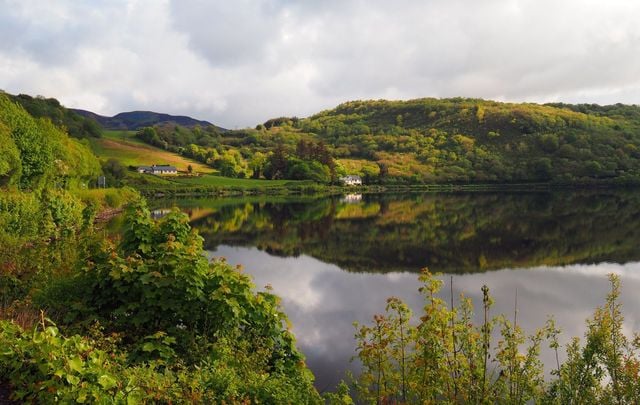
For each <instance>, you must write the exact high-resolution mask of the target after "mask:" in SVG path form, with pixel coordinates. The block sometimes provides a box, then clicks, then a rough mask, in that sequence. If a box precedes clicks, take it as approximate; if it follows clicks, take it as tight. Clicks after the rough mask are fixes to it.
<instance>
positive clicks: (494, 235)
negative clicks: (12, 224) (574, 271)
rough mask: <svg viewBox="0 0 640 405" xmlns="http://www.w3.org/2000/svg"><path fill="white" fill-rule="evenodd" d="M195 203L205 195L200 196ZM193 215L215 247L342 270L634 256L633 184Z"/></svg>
mask: <svg viewBox="0 0 640 405" xmlns="http://www.w3.org/2000/svg"><path fill="white" fill-rule="evenodd" d="M199 204H207V203H206V202H200V203H199ZM208 204H211V206H209V207H200V208H199V209H195V208H193V207H190V208H188V209H189V210H191V211H192V212H197V213H198V216H197V217H193V219H192V223H193V225H194V226H195V227H196V228H198V230H199V231H200V234H201V235H203V236H204V238H205V245H206V247H208V248H209V249H215V247H216V246H218V245H220V244H228V245H235V246H255V247H258V248H259V249H260V250H264V251H266V252H269V253H271V254H273V255H279V256H285V257H286V256H297V255H300V254H307V255H309V256H312V257H315V258H317V259H319V260H322V261H324V262H327V263H333V264H336V265H338V266H339V267H340V268H341V269H343V270H348V271H366V272H371V271H375V272H388V271H414V272H416V271H418V270H419V269H420V268H422V267H424V266H428V267H429V268H430V269H432V271H441V272H446V273H468V272H477V271H487V270H496V269H502V268H507V267H533V266H541V265H565V264H572V263H598V262H602V261H612V262H622V263H624V262H628V261H632V260H640V252H639V251H638V249H636V246H638V245H639V244H640V227H639V226H638V225H639V224H640V217H639V215H638V210H637V207H638V206H640V193H633V192H617V193H614V192H600V193H589V192H572V193H535V194H533V193H532V194H454V195H442V194H429V195H419V194H418V195H403V196H375V195H374V196H372V195H364V196H361V200H360V201H355V199H353V198H350V200H349V201H345V200H344V197H343V198H333V199H329V198H325V199H307V200H304V199H302V200H298V201H288V202H285V201H275V202H274V201H270V200H255V201H235V202H234V201H233V200H230V201H226V202H223V201H219V200H218V201H210V202H208Z"/></svg>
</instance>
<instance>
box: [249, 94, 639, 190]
mask: <svg viewBox="0 0 640 405" xmlns="http://www.w3.org/2000/svg"><path fill="white" fill-rule="evenodd" d="M256 132H257V133H258V134H262V136H263V137H267V138H268V137H273V136H275V135H276V134H277V135H278V136H279V137H280V138H284V139H303V138H311V139H315V140H317V141H322V142H324V143H325V144H327V145H329V146H330V148H331V149H332V154H333V156H334V157H335V158H337V159H338V161H339V162H346V163H347V164H349V165H351V166H350V168H351V170H352V171H354V170H355V171H359V172H360V174H362V175H364V176H369V177H372V178H373V177H374V176H378V177H380V169H381V170H382V174H383V176H382V177H387V180H390V181H391V180H394V179H395V180H402V181H410V182H427V183H443V182H445V183H446V182H456V183H477V182H500V183H510V182H531V181H537V182H547V181H560V182H575V181H592V180H604V179H607V180H611V179H616V180H622V179H624V180H631V179H638V178H640V160H639V159H638V158H640V152H639V149H638V148H639V147H640V107H638V106H635V105H622V104H616V105H611V106H598V105H592V104H581V105H569V104H547V105H540V104H532V103H500V102H495V101H487V100H480V99H465V98H452V99H433V98H424V99H416V100H408V101H387V100H370V101H352V102H348V103H344V104H341V105H339V106H337V107H336V108H334V109H330V110H326V111H322V112H320V113H318V114H315V115H313V116H311V117H308V118H304V119H298V118H295V117H294V118H277V119H274V120H269V121H267V122H265V123H264V124H262V125H259V126H258V127H256ZM370 163H375V166H377V167H375V168H374V169H377V170H371V169H370V168H367V166H366V164H370Z"/></svg>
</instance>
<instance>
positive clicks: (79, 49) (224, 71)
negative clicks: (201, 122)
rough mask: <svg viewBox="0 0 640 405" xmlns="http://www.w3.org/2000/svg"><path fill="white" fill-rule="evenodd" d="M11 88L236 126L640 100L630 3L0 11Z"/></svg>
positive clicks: (139, 4)
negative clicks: (404, 104) (290, 118)
mask: <svg viewBox="0 0 640 405" xmlns="http://www.w3.org/2000/svg"><path fill="white" fill-rule="evenodd" d="M0 6H1V7H0V39H2V40H1V41H0V73H2V75H1V76H0V88H4V89H5V90H7V91H13V92H28V93H34V94H45V95H48V96H54V97H58V98H60V99H61V100H62V101H63V102H64V103H67V104H70V106H72V107H81V108H88V109H96V110H98V111H97V112H102V113H109V114H111V113H117V112H119V111H122V110H131V109H143V108H144V109H155V110H162V111H166V112H169V113H181V114H189V115H196V116H198V118H203V119H208V120H211V121H213V122H216V123H219V124H220V125H223V126H227V127H231V128H233V127H242V126H254V125H255V124H257V123H258V122H262V121H264V120H265V119H267V118H270V117H273V116H279V115H297V116H306V115H309V114H312V113H314V112H316V111H319V110H321V109H325V108H330V107H332V106H334V105H335V104H338V103H340V102H344V101H347V100H352V99H362V98H365V99H366V98H396V99H397V98H414V97H425V96H436V97H449V96H469V97H482V98H493V99H499V100H505V101H534V102H536V101H538V102H546V101H566V102H596V103H611V102H626V103H637V102H638V99H639V98H640V78H638V75H637V72H638V71H640V56H639V55H640V25H638V24H637V23H636V16H638V15H640V3H637V2H632V1H626V0H610V1H608V2H606V4H605V3H602V2H597V1H595V0H580V1H579V0H567V1H562V2H557V1H552V0H539V1H533V0H486V1H469V0H446V1H445V0H430V1H417V0H399V1H395V2H388V1H378V0H374V1H364V0H342V1H338V0H331V1H311V0H309V1H293V0H258V1H249V0H240V1H233V2H224V1H203V0H181V1H177V0H167V1H166V2H158V1H153V0H128V1H127V0H120V1H117V2H112V1H100V2H90V3H89V2H77V1H72V0H65V1H59V2H47V3H43V2H38V1H35V0H25V1H16V0H0Z"/></svg>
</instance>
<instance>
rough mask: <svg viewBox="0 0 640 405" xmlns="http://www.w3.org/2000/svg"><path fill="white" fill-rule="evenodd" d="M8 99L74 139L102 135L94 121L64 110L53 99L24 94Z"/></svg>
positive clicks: (100, 129)
mask: <svg viewBox="0 0 640 405" xmlns="http://www.w3.org/2000/svg"><path fill="white" fill-rule="evenodd" d="M9 97H10V98H11V100H12V101H14V102H16V103H18V104H20V106H22V108H24V109H25V110H26V111H27V112H28V113H29V114H31V115H32V116H33V117H35V118H48V119H49V120H51V122H53V123H54V124H55V125H56V126H57V127H59V128H64V129H65V130H66V131H67V133H68V134H69V135H70V136H72V137H74V138H99V137H100V136H101V135H102V128H101V127H100V125H99V124H98V123H97V122H96V121H95V120H93V119H91V118H87V117H83V116H82V115H80V114H77V113H76V112H74V111H72V110H69V109H67V108H65V107H64V106H62V105H61V104H60V102H59V101H58V100H56V99H55V98H45V97H41V96H38V97H31V96H29V95H26V94H20V95H17V96H9Z"/></svg>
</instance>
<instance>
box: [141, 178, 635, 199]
mask: <svg viewBox="0 0 640 405" xmlns="http://www.w3.org/2000/svg"><path fill="white" fill-rule="evenodd" d="M638 187H640V184H638V183H628V182H611V181H607V182H602V181H601V182H589V183H478V184H376V185H366V186H329V185H321V184H315V185H305V186H268V185H265V186H264V187H215V186H214V187H206V186H180V187H173V186H172V187H139V188H138V187H136V190H137V191H138V192H139V193H140V194H141V195H142V196H144V197H145V198H149V199H163V198H176V197H178V198H207V197H238V196H255V195H273V196H287V195H291V196H295V195H315V196H331V195H340V194H354V193H356V194H372V193H376V194H377V193H407V192H409V193H412V192H423V193H440V192H445V193H451V192H453V193H458V192H543V191H558V190H585V189H601V190H605V189H635V188H638Z"/></svg>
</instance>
